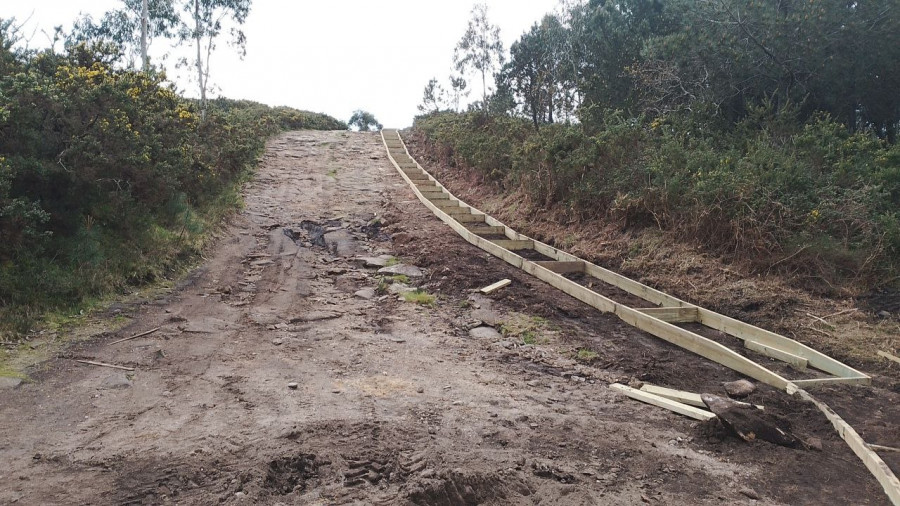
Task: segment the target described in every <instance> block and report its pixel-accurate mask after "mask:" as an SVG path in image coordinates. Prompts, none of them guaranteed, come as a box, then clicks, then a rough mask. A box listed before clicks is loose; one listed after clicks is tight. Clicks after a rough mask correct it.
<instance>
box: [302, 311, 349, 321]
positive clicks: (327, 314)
mask: <svg viewBox="0 0 900 506" xmlns="http://www.w3.org/2000/svg"><path fill="white" fill-rule="evenodd" d="M343 315H344V313H341V312H338V311H310V312H308V313H306V314H305V315H302V316H296V317H294V318H291V323H299V322H318V321H322V320H333V319H335V318H340V317H341V316H343Z"/></svg>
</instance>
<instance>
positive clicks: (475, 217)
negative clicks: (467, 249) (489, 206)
mask: <svg viewBox="0 0 900 506" xmlns="http://www.w3.org/2000/svg"><path fill="white" fill-rule="evenodd" d="M454 218H455V219H456V221H458V222H460V223H484V215H483V214H461V215H459V216H455V217H454ZM470 242H471V241H470Z"/></svg>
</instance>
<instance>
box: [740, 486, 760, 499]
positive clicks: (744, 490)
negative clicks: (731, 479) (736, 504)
mask: <svg viewBox="0 0 900 506" xmlns="http://www.w3.org/2000/svg"><path fill="white" fill-rule="evenodd" d="M739 492H740V493H741V494H743V495H745V496H747V497H749V498H750V499H753V500H754V501H758V500H759V494H757V493H756V491H755V490H753V489H752V488H742V489H740V490H739Z"/></svg>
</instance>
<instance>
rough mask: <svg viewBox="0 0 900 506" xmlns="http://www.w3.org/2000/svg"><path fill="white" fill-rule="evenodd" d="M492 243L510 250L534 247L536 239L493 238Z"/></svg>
mask: <svg viewBox="0 0 900 506" xmlns="http://www.w3.org/2000/svg"><path fill="white" fill-rule="evenodd" d="M491 242H492V243H494V244H496V245H497V246H500V247H501V248H504V249H508V250H510V251H514V250H517V249H532V248H534V241H531V240H527V241H514V240H512V239H497V240H492V241H491Z"/></svg>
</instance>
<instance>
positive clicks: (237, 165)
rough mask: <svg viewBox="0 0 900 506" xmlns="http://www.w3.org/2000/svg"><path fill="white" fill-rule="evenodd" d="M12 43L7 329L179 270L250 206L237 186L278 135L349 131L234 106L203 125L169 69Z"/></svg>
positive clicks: (1, 122)
mask: <svg viewBox="0 0 900 506" xmlns="http://www.w3.org/2000/svg"><path fill="white" fill-rule="evenodd" d="M0 25H3V26H5V27H6V28H5V29H6V30H8V27H9V25H8V24H3V23H0ZM2 31H3V30H0V32H2ZM9 38H10V35H9V33H7V32H3V34H2V35H0V237H2V240H0V322H2V324H0V332H2V331H16V332H22V331H24V330H26V329H27V328H28V326H29V325H30V324H31V323H32V322H33V321H34V318H36V317H37V316H39V315H40V314H41V313H42V312H44V311H46V310H48V309H59V308H74V307H78V306H79V305H81V304H83V302H84V301H85V300H87V299H89V298H92V297H96V296H100V295H103V294H105V293H108V292H109V291H111V290H116V289H121V288H123V287H125V286H127V285H129V284H130V285H138V284H141V283H144V282H147V281H152V280H154V279H156V278H158V277H159V276H161V275H164V274H166V273H168V272H170V271H171V270H173V269H175V268H177V267H178V266H179V265H181V264H183V263H184V261H185V260H187V259H188V258H189V257H190V256H191V255H193V254H195V253H197V252H198V251H199V248H200V247H201V246H202V245H203V241H204V239H205V238H206V237H207V236H208V231H209V229H210V227H211V226H215V224H216V223H218V222H219V221H220V220H221V217H222V216H223V215H224V213H225V212H227V211H228V210H229V209H234V208H235V207H236V206H237V205H239V204H240V198H239V194H238V190H237V184H238V183H240V182H241V181H242V180H243V178H245V176H246V175H247V174H248V171H249V169H251V168H252V166H253V165H254V164H255V163H256V161H257V159H258V156H259V154H260V152H261V150H262V148H263V145H264V143H265V140H266V138H267V137H269V136H271V135H272V134H275V133H277V132H279V131H282V130H285V129H300V128H317V129H346V128H347V127H346V124H344V123H342V122H340V121H337V120H335V119H334V118H331V117H328V116H325V115H322V114H313V113H307V112H304V111H298V110H294V109H290V108H285V107H279V108H270V107H268V106H265V105H262V104H257V103H253V102H246V101H232V100H226V99H219V100H214V101H212V102H211V103H210V106H209V111H208V113H207V116H206V118H205V119H204V120H201V119H200V117H199V114H198V112H197V104H196V103H195V102H193V101H190V100H185V99H183V98H182V97H180V96H178V95H177V94H176V93H175V91H174V89H173V88H172V87H171V86H170V85H168V84H167V83H166V80H165V76H164V75H163V74H152V73H141V72H134V71H130V70H123V69H121V68H118V66H116V65H115V61H116V58H117V54H116V53H115V51H112V52H110V51H109V49H108V47H106V46H102V45H98V46H94V47H89V46H86V45H83V44H81V45H74V46H71V47H70V48H69V49H68V50H67V52H66V53H64V54H58V53H54V52H52V51H43V52H28V53H26V52H16V51H13V50H12V49H11V47H12V45H11V44H9V43H8V40H9ZM4 41H7V43H3V42H4Z"/></svg>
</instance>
